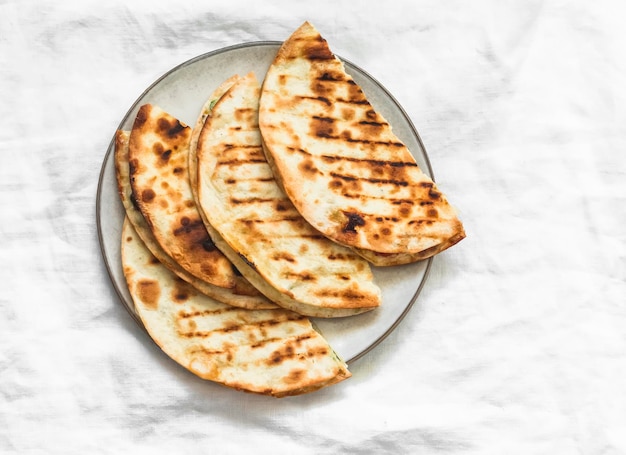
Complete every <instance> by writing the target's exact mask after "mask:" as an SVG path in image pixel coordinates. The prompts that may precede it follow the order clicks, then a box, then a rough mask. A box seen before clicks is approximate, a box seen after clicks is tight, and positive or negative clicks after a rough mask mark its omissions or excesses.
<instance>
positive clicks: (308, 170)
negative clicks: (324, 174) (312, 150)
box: [298, 158, 319, 176]
mask: <svg viewBox="0 0 626 455" xmlns="http://www.w3.org/2000/svg"><path fill="white" fill-rule="evenodd" d="M298 169H300V171H301V172H302V174H303V175H304V176H310V175H311V174H317V173H319V169H317V168H316V167H315V164H314V163H313V160H311V159H308V158H307V159H305V160H304V161H302V162H301V163H300V164H298Z"/></svg>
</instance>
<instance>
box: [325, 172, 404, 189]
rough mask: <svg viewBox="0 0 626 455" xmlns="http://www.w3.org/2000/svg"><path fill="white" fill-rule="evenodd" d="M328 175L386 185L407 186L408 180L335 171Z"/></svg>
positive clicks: (350, 180) (351, 180)
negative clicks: (359, 175)
mask: <svg viewBox="0 0 626 455" xmlns="http://www.w3.org/2000/svg"><path fill="white" fill-rule="evenodd" d="M330 175H331V176H332V177H334V178H337V179H341V180H344V181H346V182H354V181H357V180H359V181H366V182H370V183H383V184H387V185H394V186H408V185H409V182H407V181H405V180H393V179H377V178H372V177H355V176H351V175H345V174H339V173H337V172H331V173H330Z"/></svg>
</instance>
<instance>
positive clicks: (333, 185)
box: [328, 179, 343, 190]
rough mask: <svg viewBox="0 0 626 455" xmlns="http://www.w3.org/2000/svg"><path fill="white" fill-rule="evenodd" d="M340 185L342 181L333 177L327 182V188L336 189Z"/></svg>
mask: <svg viewBox="0 0 626 455" xmlns="http://www.w3.org/2000/svg"><path fill="white" fill-rule="evenodd" d="M342 186H343V182H342V181H341V180H339V179H333V180H331V181H330V182H328V188H330V189H331V190H338V189H339V188H341V187H342Z"/></svg>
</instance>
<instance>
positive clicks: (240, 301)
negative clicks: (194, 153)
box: [115, 131, 276, 309]
mask: <svg viewBox="0 0 626 455" xmlns="http://www.w3.org/2000/svg"><path fill="white" fill-rule="evenodd" d="M129 136H130V133H129V132H128V131H117V132H116V135H115V171H116V177H117V183H118V191H119V195H120V198H121V200H122V204H123V205H124V208H125V210H126V215H127V217H128V218H129V220H130V221H131V222H132V224H133V226H134V227H135V229H136V230H137V232H138V234H139V236H140V237H141V238H142V240H143V241H144V243H145V244H146V245H147V246H148V248H149V249H150V251H151V252H152V254H154V255H155V256H156V257H157V258H158V259H159V260H160V261H161V262H162V263H163V264H165V265H166V266H167V267H168V268H169V269H170V270H172V271H173V272H174V273H176V275H178V276H179V277H180V278H182V279H184V280H185V281H187V282H189V283H191V284H192V285H193V286H194V287H195V288H196V289H198V290H199V291H200V292H203V293H205V294H207V295H209V296H211V297H213V298H214V299H216V300H219V301H220V302H224V303H228V304H230V305H233V306H237V307H242V308H250V309H259V308H275V307H276V305H275V304H274V303H272V302H270V301H269V300H268V299H267V298H266V297H265V296H264V295H263V294H261V293H260V292H259V291H258V290H257V289H256V288H254V287H253V286H252V285H251V284H250V283H249V282H248V281H247V280H246V279H245V278H244V277H243V276H241V274H240V273H239V272H238V271H237V270H236V269H235V268H234V266H233V265H232V264H231V263H230V261H228V260H227V259H226V258H225V257H224V256H223V255H222V254H221V253H220V252H219V250H217V249H216V248H215V247H214V245H213V243H212V241H211V239H210V237H208V234H205V237H204V236H200V235H197V237H196V239H197V240H200V239H202V241H201V242H202V243H204V245H206V246H207V247H209V248H208V250H212V251H206V253H205V252H204V251H200V252H199V253H196V254H195V255H193V254H190V256H191V257H192V260H195V261H202V262H203V263H204V264H205V266H204V267H199V268H198V267H196V268H195V270H194V269H193V268H191V269H190V268H189V267H187V268H184V267H183V266H182V265H181V263H179V262H177V261H176V260H175V259H174V257H172V256H171V255H170V253H169V252H168V251H166V250H165V249H164V248H163V247H162V246H161V243H160V242H159V241H158V240H157V239H156V237H155V235H154V234H153V232H152V229H151V228H150V225H149V224H148V222H147V221H146V219H145V218H144V216H143V214H142V212H141V211H140V210H139V208H138V207H137V204H136V202H134V201H135V200H136V198H135V197H134V196H133V191H132V188H131V183H130V166H129V157H128V155H129ZM185 168H186V166H185ZM202 227H204V226H202ZM187 239H189V237H187ZM166 245H167V243H166ZM181 248H183V252H184V248H185V245H184V244H183V245H182V246H181ZM191 248H192V249H195V250H196V251H197V250H198V247H197V246H194V245H191ZM203 249H204V250H206V248H205V247H203ZM189 263H190V261H189V259H188V260H187V261H185V262H183V264H189ZM211 264H212V265H211ZM198 270H199V271H200V272H204V273H198ZM192 271H193V272H195V273H193V274H192ZM220 274H221V275H222V276H221V277H220V276H216V275H220ZM216 283H217V284H216ZM224 284H225V285H226V286H227V287H224V286H223V285H224Z"/></svg>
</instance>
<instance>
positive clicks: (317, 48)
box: [303, 35, 335, 60]
mask: <svg viewBox="0 0 626 455" xmlns="http://www.w3.org/2000/svg"><path fill="white" fill-rule="evenodd" d="M311 41H313V40H311ZM303 54H304V57H306V58H308V59H309V60H331V59H333V58H335V56H334V55H333V53H332V52H331V51H330V48H329V47H328V43H327V42H326V40H325V39H324V38H322V37H321V36H320V35H317V36H316V37H315V38H314V41H313V42H311V43H310V44H309V45H308V46H306V47H305V48H304V49H303Z"/></svg>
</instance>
